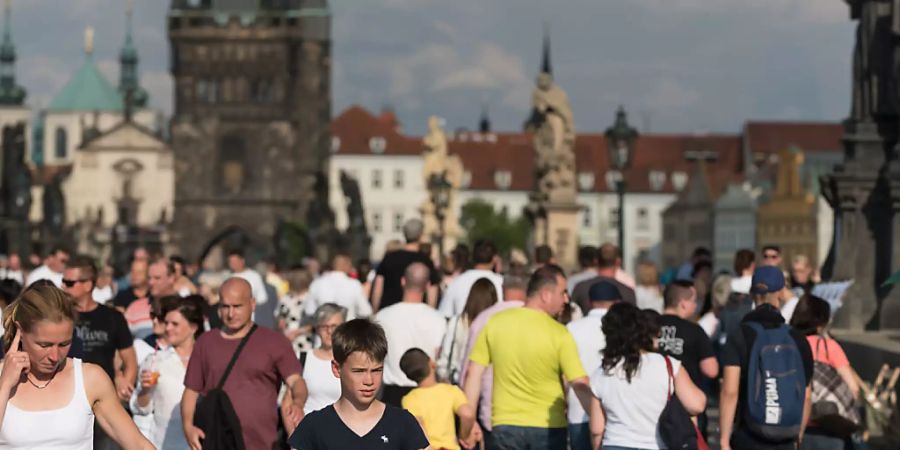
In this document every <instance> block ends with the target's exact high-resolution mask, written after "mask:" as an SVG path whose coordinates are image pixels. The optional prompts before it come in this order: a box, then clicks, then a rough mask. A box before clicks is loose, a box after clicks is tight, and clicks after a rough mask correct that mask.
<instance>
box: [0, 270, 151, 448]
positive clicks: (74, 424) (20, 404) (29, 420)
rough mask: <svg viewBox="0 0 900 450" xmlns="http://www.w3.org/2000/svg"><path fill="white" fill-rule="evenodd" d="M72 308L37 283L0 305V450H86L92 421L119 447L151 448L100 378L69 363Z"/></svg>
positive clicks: (93, 369) (97, 371)
mask: <svg viewBox="0 0 900 450" xmlns="http://www.w3.org/2000/svg"><path fill="white" fill-rule="evenodd" d="M74 303H75V302H74V301H73V300H72V297H70V296H69V295H68V294H66V293H65V292H63V291H62V290H60V289H57V288H56V287H53V286H43V285H39V286H32V287H30V288H29V289H26V290H25V291H24V292H23V293H22V295H20V296H19V297H18V298H17V299H16V300H15V301H13V302H12V303H11V304H10V305H9V306H7V307H6V310H5V311H4V313H3V322H4V328H5V330H4V334H3V346H4V349H5V350H6V357H5V358H4V360H3V363H2V366H3V367H2V369H0V448H4V449H31V448H66V449H74V450H89V449H91V448H92V447H93V442H94V421H95V419H96V420H97V421H98V422H99V424H100V427H101V428H102V429H103V431H105V432H106V433H107V435H108V436H110V437H111V438H112V439H113V440H114V441H115V442H116V443H118V444H119V445H120V446H121V447H122V448H124V449H126V450H138V449H140V450H144V449H152V448H153V445H151V444H150V442H149V441H147V439H145V438H144V437H143V436H142V435H141V432H140V431H138V429H137V427H136V426H135V425H134V422H132V421H131V418H130V417H128V413H126V412H125V409H124V408H122V404H121V403H120V402H119V397H118V395H117V394H116V390H115V388H114V387H113V383H112V380H110V379H109V376H108V375H107V374H106V372H105V371H104V370H103V369H102V368H101V367H99V366H97V365H94V364H90V363H82V361H81V360H80V359H77V358H69V357H68V353H69V348H70V346H71V344H72V332H73V330H74V328H75V314H76V313H75V306H74Z"/></svg>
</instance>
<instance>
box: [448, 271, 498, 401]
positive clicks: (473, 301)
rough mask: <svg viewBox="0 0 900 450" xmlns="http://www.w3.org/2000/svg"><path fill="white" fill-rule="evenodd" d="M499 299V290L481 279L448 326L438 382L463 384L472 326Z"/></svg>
mask: <svg viewBox="0 0 900 450" xmlns="http://www.w3.org/2000/svg"><path fill="white" fill-rule="evenodd" d="M498 297H499V293H498V292H497V288H495V287H494V283H493V282H491V280H489V279H487V278H479V279H478V280H477V281H475V284H473V285H472V289H471V290H469V297H468V298H467V299H466V306H465V308H463V312H462V314H460V315H457V316H454V317H452V318H451V319H450V322H449V323H448V324H447V334H445V335H444V340H443V342H442V343H441V352H440V354H439V355H438V361H437V376H438V379H440V380H442V381H446V382H449V383H453V384H460V383H462V380H460V379H459V373H460V371H462V363H463V358H465V356H466V355H465V353H466V341H467V340H468V339H469V326H470V325H471V324H472V322H473V321H474V320H475V318H476V317H478V315H479V314H481V312H482V311H484V310H486V309H488V308H490V307H491V306H493V305H495V304H496V303H497V299H498Z"/></svg>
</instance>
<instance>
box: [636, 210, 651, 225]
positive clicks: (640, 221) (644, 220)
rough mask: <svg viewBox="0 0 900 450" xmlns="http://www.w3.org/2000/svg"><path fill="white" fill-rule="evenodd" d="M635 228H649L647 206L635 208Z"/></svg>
mask: <svg viewBox="0 0 900 450" xmlns="http://www.w3.org/2000/svg"><path fill="white" fill-rule="evenodd" d="M635 228H637V229H638V230H647V229H649V228H650V214H649V213H648V212H647V208H638V209H637V220H635Z"/></svg>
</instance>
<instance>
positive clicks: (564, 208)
mask: <svg viewBox="0 0 900 450" xmlns="http://www.w3.org/2000/svg"><path fill="white" fill-rule="evenodd" d="M545 209H546V214H547V218H546V234H545V235H544V236H543V237H544V241H543V243H544V244H547V245H549V246H550V247H551V248H552V249H553V251H554V256H555V257H556V262H557V263H558V264H559V265H560V266H561V267H562V268H563V269H565V270H566V271H567V272H572V271H573V270H575V269H577V268H578V212H579V211H580V210H581V207H580V206H578V204H576V203H550V204H548V205H546V206H545ZM538 242H541V241H538Z"/></svg>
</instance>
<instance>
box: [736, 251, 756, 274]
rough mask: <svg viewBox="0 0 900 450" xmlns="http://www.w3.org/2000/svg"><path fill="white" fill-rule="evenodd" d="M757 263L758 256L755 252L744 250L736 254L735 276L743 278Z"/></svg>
mask: <svg viewBox="0 0 900 450" xmlns="http://www.w3.org/2000/svg"><path fill="white" fill-rule="evenodd" d="M754 261H756V254H755V253H753V250H749V249H746V248H742V249H740V250H738V251H737V253H735V254H734V274H735V275H736V276H741V274H742V273H744V271H745V270H747V269H749V268H750V266H752V265H753V262H754Z"/></svg>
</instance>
